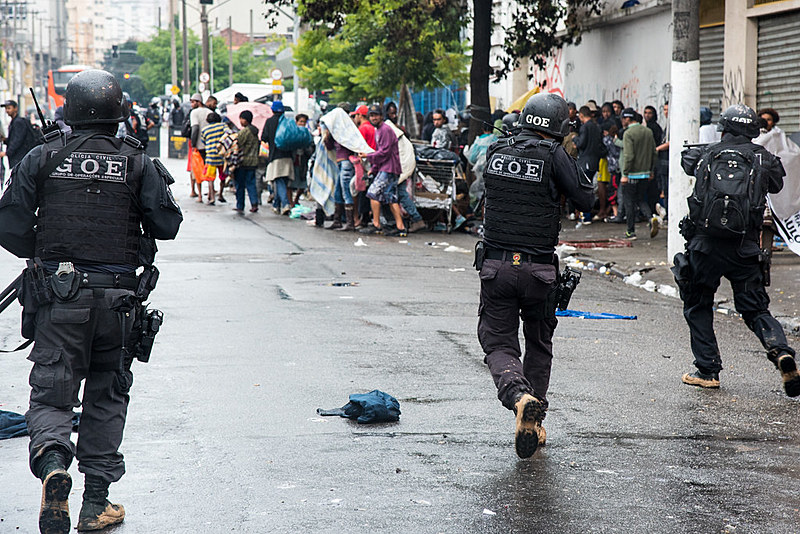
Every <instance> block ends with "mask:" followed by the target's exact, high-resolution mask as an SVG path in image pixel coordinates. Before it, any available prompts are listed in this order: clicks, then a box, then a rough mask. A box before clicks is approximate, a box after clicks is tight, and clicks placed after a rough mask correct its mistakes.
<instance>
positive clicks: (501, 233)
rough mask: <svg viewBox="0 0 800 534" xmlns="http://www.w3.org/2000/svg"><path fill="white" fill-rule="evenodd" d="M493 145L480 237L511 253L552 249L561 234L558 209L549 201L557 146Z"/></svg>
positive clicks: (531, 143)
mask: <svg viewBox="0 0 800 534" xmlns="http://www.w3.org/2000/svg"><path fill="white" fill-rule="evenodd" d="M513 141H514V138H511V139H508V140H500V141H498V145H499V146H498V147H497V148H496V149H495V150H491V148H490V154H489V157H488V159H487V160H486V169H485V170H484V174H483V177H484V181H485V184H486V207H485V211H484V227H483V228H484V236H485V238H486V240H487V241H489V242H491V243H497V244H498V245H503V246H507V247H509V248H510V249H513V248H515V247H526V246H528V247H529V246H540V247H554V246H556V245H557V244H558V232H559V230H561V208H560V206H559V204H558V202H556V201H554V200H553V199H552V198H551V194H550V184H551V181H552V179H553V156H554V153H555V151H556V149H557V148H558V147H559V144H558V143H556V142H555V141H551V140H541V139H531V140H528V141H524V142H522V143H520V144H514V142H513Z"/></svg>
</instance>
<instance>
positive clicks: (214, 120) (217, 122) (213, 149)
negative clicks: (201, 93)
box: [200, 112, 225, 206]
mask: <svg viewBox="0 0 800 534" xmlns="http://www.w3.org/2000/svg"><path fill="white" fill-rule="evenodd" d="M206 120H207V121H208V126H206V127H205V128H203V129H202V130H201V131H200V136H201V137H202V138H203V144H204V145H205V147H206V173H205V180H204V181H206V182H208V203H209V204H210V205H211V206H213V205H214V199H215V198H216V192H215V191H214V180H215V179H216V177H217V173H218V172H219V170H220V169H221V168H222V166H223V165H224V164H225V159H224V157H223V155H222V152H220V150H219V140H220V139H221V138H222V134H223V133H224V131H225V125H224V124H222V118H221V117H220V116H219V114H217V113H216V112H211V113H209V114H208V117H207V118H206Z"/></svg>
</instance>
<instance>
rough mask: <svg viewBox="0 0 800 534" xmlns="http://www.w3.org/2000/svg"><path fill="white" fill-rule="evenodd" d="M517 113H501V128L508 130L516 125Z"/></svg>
mask: <svg viewBox="0 0 800 534" xmlns="http://www.w3.org/2000/svg"><path fill="white" fill-rule="evenodd" d="M518 120H519V113H508V114H506V115H503V129H504V130H506V131H508V130H512V129H514V128H516V127H517V121H518Z"/></svg>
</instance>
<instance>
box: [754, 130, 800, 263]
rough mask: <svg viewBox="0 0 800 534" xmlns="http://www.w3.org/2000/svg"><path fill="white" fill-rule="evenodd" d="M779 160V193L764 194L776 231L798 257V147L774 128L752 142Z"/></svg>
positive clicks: (799, 235)
mask: <svg viewBox="0 0 800 534" xmlns="http://www.w3.org/2000/svg"><path fill="white" fill-rule="evenodd" d="M753 142H754V143H757V144H759V145H761V146H763V147H764V148H766V149H767V150H769V151H770V152H771V153H773V154H775V155H776V156H778V157H779V158H781V163H783V168H784V169H785V170H786V176H784V177H783V189H781V191H780V193H777V194H774V195H767V203H768V204H769V209H770V210H771V211H772V217H773V219H774V221H775V228H776V230H778V233H779V234H780V236H781V237H782V238H783V240H784V241H786V245H787V246H788V247H789V249H790V250H791V251H792V252H794V253H795V254H797V255H798V256H800V146H797V145H796V144H795V143H794V142H793V141H792V140H791V139H789V138H788V137H786V134H785V133H784V132H783V131H782V130H781V129H780V128H778V127H777V126H775V127H773V128H772V130H770V131H769V132H766V133H763V134H761V135H760V136H758V137H756V138H755V139H753Z"/></svg>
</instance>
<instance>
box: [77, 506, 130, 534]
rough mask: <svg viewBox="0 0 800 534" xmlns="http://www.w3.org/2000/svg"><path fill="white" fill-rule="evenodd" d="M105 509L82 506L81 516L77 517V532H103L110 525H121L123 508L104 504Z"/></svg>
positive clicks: (123, 513)
mask: <svg viewBox="0 0 800 534" xmlns="http://www.w3.org/2000/svg"><path fill="white" fill-rule="evenodd" d="M105 504H106V507H105V508H102V509H101V508H99V507H98V506H96V505H87V504H86V503H84V504H83V506H82V507H81V515H80V516H79V517H78V532H86V531H91V530H103V529H104V528H106V527H110V526H111V525H116V524H118V523H122V521H123V520H124V519H125V508H123V506H122V505H121V504H111V503H110V502H108V501H106V502H105Z"/></svg>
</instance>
